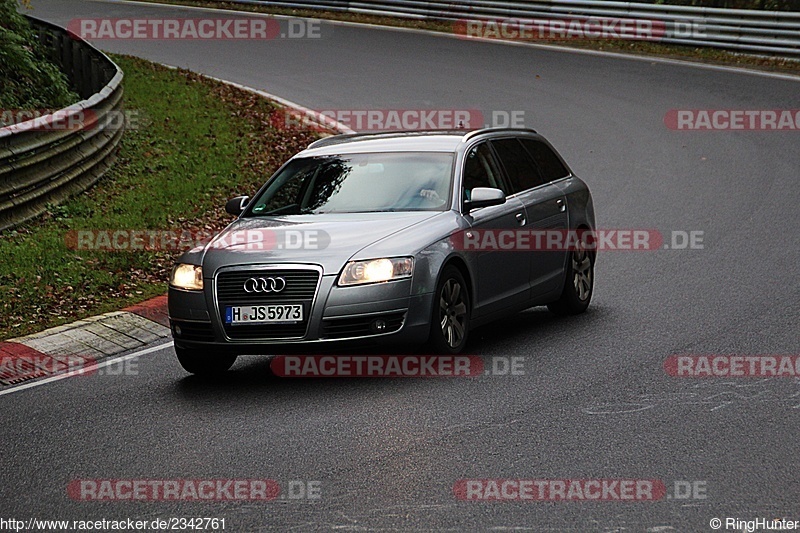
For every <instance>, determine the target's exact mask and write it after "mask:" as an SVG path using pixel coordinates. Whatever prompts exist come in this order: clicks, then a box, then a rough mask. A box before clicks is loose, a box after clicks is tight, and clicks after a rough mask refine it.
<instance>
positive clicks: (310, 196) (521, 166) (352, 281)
mask: <svg viewBox="0 0 800 533" xmlns="http://www.w3.org/2000/svg"><path fill="white" fill-rule="evenodd" d="M226 209H227V211H228V212H229V213H231V214H232V215H235V216H237V218H236V220H235V221H234V222H232V223H231V224H230V225H229V226H228V227H227V228H226V229H225V230H223V231H222V232H221V233H220V234H219V235H217V236H216V237H214V239H212V240H211V241H210V242H209V243H208V244H207V245H205V246H203V247H198V248H195V249H193V250H190V251H188V252H186V253H184V254H183V255H182V256H181V257H180V258H179V260H178V263H177V264H176V265H175V267H174V269H173V271H172V274H171V277H170V284H169V315H170V324H171V328H172V335H173V338H174V340H175V352H176V353H177V356H178V360H179V361H180V363H181V365H182V366H183V367H184V368H185V369H186V370H187V371H188V372H191V373H195V374H215V373H219V372H223V371H225V370H227V369H228V368H230V367H231V365H233V363H234V362H235V361H236V357H237V356H238V355H241V354H262V355H277V354H283V353H297V352H302V353H312V354H313V353H320V352H321V351H328V352H329V351H336V350H338V349H340V348H348V349H349V348H351V347H364V346H374V345H381V344H384V345H392V346H397V345H399V344H405V345H410V346H413V345H421V344H425V343H427V344H428V347H427V349H430V350H433V351H436V352H438V353H445V354H456V353H459V352H461V351H462V350H463V349H464V347H465V345H466V343H467V339H468V338H469V332H470V329H471V328H474V327H476V326H479V325H481V324H486V323H488V322H490V321H492V320H495V319H497V318H499V317H502V316H505V315H508V314H509V313H515V312H518V311H521V310H523V309H526V308H528V307H532V306H537V305H547V306H548V307H549V309H550V310H551V311H553V312H555V313H559V314H577V313H581V312H583V311H585V310H586V308H587V307H588V305H589V301H590V299H591V297H592V290H593V284H594V263H595V250H594V248H593V246H592V244H591V242H590V238H589V236H591V235H592V231H593V230H594V224H595V217H594V208H593V205H592V197H591V194H590V192H589V189H588V188H587V186H586V184H585V183H584V182H583V181H582V180H581V179H579V178H578V177H576V176H575V175H573V174H572V172H571V171H570V169H569V167H568V166H567V164H566V163H565V162H564V160H563V159H562V158H561V157H560V156H559V155H558V153H557V152H556V151H555V150H554V149H553V147H552V146H551V145H550V144H549V143H548V142H547V141H546V140H545V139H544V138H543V137H542V136H541V135H539V134H537V133H536V132H535V131H533V130H528V129H481V130H475V131H465V130H455V131H424V132H419V131H417V132H392V133H370V134H354V135H339V136H334V137H328V138H324V139H321V140H318V141H316V142H314V143H312V144H311V145H309V146H308V148H306V149H305V150H303V151H302V152H300V153H299V154H297V155H296V156H294V157H293V158H291V159H290V160H289V161H288V162H286V163H285V164H284V165H283V166H282V167H281V168H280V169H279V170H278V171H277V172H276V173H275V174H274V175H273V176H272V177H271V178H270V179H269V180H268V181H267V182H266V183H265V184H264V186H263V187H261V189H260V190H259V191H258V192H256V193H255V195H254V196H253V197H252V198H251V197H248V196H239V197H236V198H234V199H232V200H230V201H229V202H228V204H227V205H226Z"/></svg>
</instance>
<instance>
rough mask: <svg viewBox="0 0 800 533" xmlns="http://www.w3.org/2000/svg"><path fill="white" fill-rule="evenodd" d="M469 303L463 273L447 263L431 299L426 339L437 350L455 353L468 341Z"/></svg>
mask: <svg viewBox="0 0 800 533" xmlns="http://www.w3.org/2000/svg"><path fill="white" fill-rule="evenodd" d="M469 315H470V303H469V293H468V291H467V284H466V282H465V281H464V276H462V275H461V272H460V271H459V270H458V269H457V268H456V267H454V266H447V267H445V269H444V270H443V271H442V275H441V276H440V277H439V283H438V284H437V286H436V293H435V299H434V302H433V317H432V321H431V333H430V337H429V343H430V344H431V346H432V348H433V349H434V350H435V351H436V352H437V353H445V354H457V353H460V352H461V351H462V350H463V349H464V346H465V345H466V344H467V337H468V335H469Z"/></svg>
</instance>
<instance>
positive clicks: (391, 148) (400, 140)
mask: <svg viewBox="0 0 800 533" xmlns="http://www.w3.org/2000/svg"><path fill="white" fill-rule="evenodd" d="M503 133H505V134H511V135H520V134H527V135H531V134H533V135H536V136H539V135H538V134H537V133H536V131H535V130H531V129H522V128H482V129H476V130H463V129H461V130H425V131H419V130H414V131H393V132H381V133H354V134H347V135H334V136H331V137H325V138H323V139H319V140H318V141H315V142H313V143H311V144H310V145H308V148H306V149H305V150H303V151H302V152H300V153H299V154H297V156H298V157H313V156H325V155H336V154H342V153H368V152H455V151H456V150H457V149H458V147H459V146H460V145H461V144H462V143H466V142H467V141H469V140H470V139H472V138H475V137H479V136H491V135H497V134H503Z"/></svg>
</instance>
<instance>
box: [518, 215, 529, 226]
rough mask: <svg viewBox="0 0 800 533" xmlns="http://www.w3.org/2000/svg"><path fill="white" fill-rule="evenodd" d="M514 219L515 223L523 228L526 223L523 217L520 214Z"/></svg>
mask: <svg viewBox="0 0 800 533" xmlns="http://www.w3.org/2000/svg"><path fill="white" fill-rule="evenodd" d="M516 218H517V222H518V223H519V225H520V226H524V225H525V222H527V221H526V220H525V215H523V214H522V213H517V217H516Z"/></svg>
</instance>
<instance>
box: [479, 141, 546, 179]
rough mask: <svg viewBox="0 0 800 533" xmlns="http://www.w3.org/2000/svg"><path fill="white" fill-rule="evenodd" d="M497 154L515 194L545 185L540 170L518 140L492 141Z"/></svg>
mask: <svg viewBox="0 0 800 533" xmlns="http://www.w3.org/2000/svg"><path fill="white" fill-rule="evenodd" d="M491 142H492V146H494V149H495V151H496V152H497V155H498V157H499V158H500V162H501V163H502V165H503V168H505V169H506V175H507V176H508V179H509V180H510V181H511V186H512V187H513V188H514V192H520V191H524V190H527V189H532V188H533V187H538V186H539V185H542V184H543V183H544V180H543V179H542V177H541V175H540V174H539V169H537V168H536V164H535V163H534V162H533V159H531V156H529V155H528V152H527V151H526V150H525V148H523V147H522V145H521V144H520V142H519V141H518V140H517V139H500V140H497V141H491Z"/></svg>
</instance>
